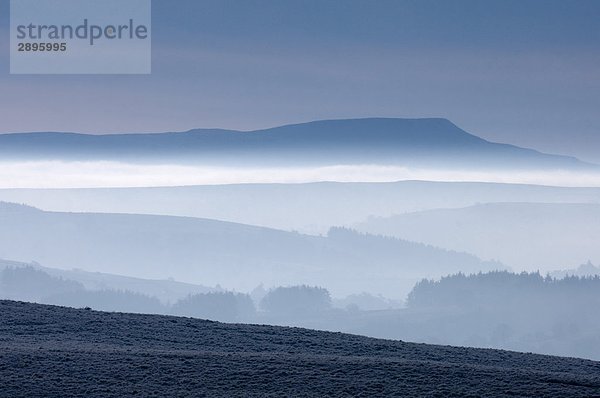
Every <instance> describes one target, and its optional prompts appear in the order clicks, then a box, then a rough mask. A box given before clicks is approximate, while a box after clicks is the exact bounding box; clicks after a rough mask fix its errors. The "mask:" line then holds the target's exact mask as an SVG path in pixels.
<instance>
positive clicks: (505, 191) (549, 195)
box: [0, 181, 600, 233]
mask: <svg viewBox="0 0 600 398" xmlns="http://www.w3.org/2000/svg"><path fill="white" fill-rule="evenodd" d="M0 200H4V201H6V202H14V203H25V204H28V205H31V206H34V207H38V208H42V209H45V210H52V211H63V212H65V211H66V212H100V213H143V214H163V215H172V216H186V217H201V218H211V219H217V220H223V221H232V222H238V223H242V224H251V225H259V226H263V227H270V228H277V229H284V230H288V231H289V230H298V231H300V232H309V233H315V232H316V233H326V232H327V231H328V230H329V228H330V227H332V226H340V225H346V226H348V225H352V224H355V223H359V222H362V221H364V220H365V219H366V218H367V217H369V216H378V217H387V216H392V215H394V214H401V213H406V212H415V211H423V210H431V209H439V208H459V207H465V206H471V205H474V204H476V203H489V202H538V203H540V202H544V203H600V188H561V187H548V186H538V185H519V184H493V183H461V182H430V181H400V182H392V183H336V182H321V183H310V184H237V185H235V184H234V185H204V186H188V187H161V188H96V189H0ZM248 203H252V206H251V208H248Z"/></svg>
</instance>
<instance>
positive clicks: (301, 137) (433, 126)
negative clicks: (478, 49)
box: [0, 118, 600, 171]
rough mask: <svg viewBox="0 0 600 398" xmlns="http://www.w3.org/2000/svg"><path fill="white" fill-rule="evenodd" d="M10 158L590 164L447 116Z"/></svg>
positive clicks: (83, 141) (86, 145)
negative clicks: (483, 133)
mask: <svg viewBox="0 0 600 398" xmlns="http://www.w3.org/2000/svg"><path fill="white" fill-rule="evenodd" d="M0 156H1V157H2V158H3V159H29V160H31V159H36V160H40V159H44V160H85V161H90V160H120V161H143V162H169V163H190V162H191V163H201V164H210V165H240V164H243V165H247V164H254V165H269V164H275V165H301V164H311V165H338V164H357V165H362V164H393V165H404V166H417V167H448V166H453V167H471V168H472V167H477V168H478V169H485V168H498V167H502V168H509V169H510V168H517V169H523V168H526V169H568V170H571V169H576V170H580V169H589V170H595V171H598V170H600V169H599V168H598V166H594V165H591V164H587V163H584V162H581V161H579V160H577V159H575V158H571V157H565V156H557V155H548V154H544V153H540V152H537V151H534V150H531V149H525V148H519V147H516V146H512V145H506V144H499V143H493V142H489V141H486V140H484V139H482V138H479V137H477V136H475V135H472V134H469V133H467V132H466V131H464V130H462V129H461V128H459V127H457V126H456V125H454V124H453V123H451V122H450V121H448V120H446V119H398V118H369V119H346V120H323V121H315V122H310V123H302V124H294V125H286V126H280V127H274V128H269V129H264V130H255V131H233V130H221V129H197V130H191V131H188V132H180V133H162V134H116V135H85V134H76V133H50V132H48V133H26V134H23V133H19V134H4V135H0Z"/></svg>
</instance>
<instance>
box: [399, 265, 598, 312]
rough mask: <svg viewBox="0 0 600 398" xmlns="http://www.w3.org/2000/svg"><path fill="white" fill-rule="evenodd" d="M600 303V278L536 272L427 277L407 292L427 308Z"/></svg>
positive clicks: (409, 302) (413, 304)
mask: <svg viewBox="0 0 600 398" xmlns="http://www.w3.org/2000/svg"><path fill="white" fill-rule="evenodd" d="M566 303H568V305H570V306H577V307H579V306H590V305H593V306H596V305H599V304H600V277H598V276H589V277H578V276H567V277H565V278H561V279H555V278H552V277H550V276H542V275H541V274H540V273H539V272H534V273H527V272H522V273H511V272H507V271H495V272H489V273H478V274H472V275H465V274H463V273H458V274H455V275H451V276H447V277H443V278H441V279H440V280H439V281H432V280H427V279H424V280H422V281H421V282H419V283H417V284H416V285H415V287H414V288H413V290H412V291H411V292H410V294H409V295H408V300H407V305H408V306H409V307H412V308H424V307H438V308H443V307H461V308H477V307H479V308H485V307H494V308H497V307H514V306H517V307H555V308H556V307H557V306H564V305H565V304H566Z"/></svg>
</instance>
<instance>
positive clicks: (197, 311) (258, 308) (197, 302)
mask: <svg viewBox="0 0 600 398" xmlns="http://www.w3.org/2000/svg"><path fill="white" fill-rule="evenodd" d="M0 298H2V299H10V300H19V301H31V302H38V303H43V304H54V305H62V306H68V307H90V308H93V309H96V310H101V311H119V312H138V313H154V314H173V315H180V316H189V317H195V318H202V319H210V320H215V321H221V322H252V321H256V320H257V319H259V317H260V316H268V317H274V318H277V319H286V318H294V319H298V318H303V317H310V316H317V315H319V314H320V313H322V312H323V311H326V310H329V309H330V308H331V297H330V295H329V292H328V291H327V290H326V289H323V288H319V287H311V286H291V287H278V288H276V289H272V290H270V291H268V292H265V295H264V296H263V297H262V299H261V300H260V301H259V302H257V303H255V302H254V301H253V300H252V298H251V297H250V295H248V294H241V293H234V292H211V293H200V294H193V295H189V296H188V297H186V298H184V299H182V300H179V301H177V302H175V303H174V304H171V305H170V304H165V303H161V302H160V300H158V299H157V298H155V297H150V296H146V295H143V294H139V293H134V292H129V291H121V290H110V289H107V290H88V289H86V288H85V287H84V286H83V285H82V284H81V283H79V282H75V281H70V280H64V279H62V278H56V277H53V276H51V275H49V274H47V273H46V272H44V271H41V270H38V269H35V268H33V267H17V268H10V267H9V268H5V269H4V270H3V271H2V272H1V273H0Z"/></svg>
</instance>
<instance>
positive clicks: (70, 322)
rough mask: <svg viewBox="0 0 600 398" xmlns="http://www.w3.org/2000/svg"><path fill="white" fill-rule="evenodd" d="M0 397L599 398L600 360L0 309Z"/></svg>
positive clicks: (44, 309) (14, 306) (1, 304)
mask: <svg viewBox="0 0 600 398" xmlns="http://www.w3.org/2000/svg"><path fill="white" fill-rule="evenodd" d="M0 320H1V321H0V378H1V380H0V397H55V396H56V397H71V396H87V397H94V396H101V397H122V396H140V397H148V396H157V397H164V396H174V397H186V396H200V397H202V396H206V397H221V396H222V397H230V396H260V397H264V396H311V397H313V396H317V397H319V396H364V397H373V396H401V397H405V396H440V397H445V396H473V397H484V396H544V397H551V396H556V397H591V396H600V362H593V361H586V360H580V359H571V358H559V357H549V356H542V355H533V354H519V353H514V352H507V351H497V350H483V349H471V348H454V347H443V346H433V345H425V344H412V343H404V342H398V341H386V340H377V339H371V338H366V337H358V336H353V335H345V334H339V333H327V332H318V331H313V330H306V329H293V328H282V327H271V326H250V325H227V324H220V323H214V322H208V321H202V320H196V319H188V318H175V317H167V316H155V315H131V314H117V313H102V312H94V311H89V310H76V309H68V308H61V307H52V306H44V305H37V304H25V303H17V302H10V301H0Z"/></svg>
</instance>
